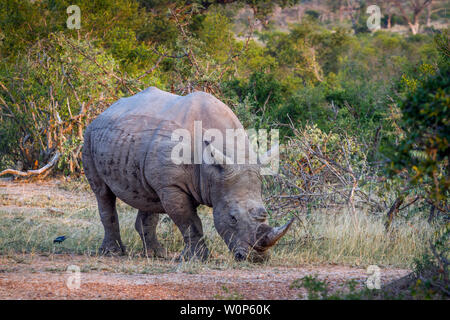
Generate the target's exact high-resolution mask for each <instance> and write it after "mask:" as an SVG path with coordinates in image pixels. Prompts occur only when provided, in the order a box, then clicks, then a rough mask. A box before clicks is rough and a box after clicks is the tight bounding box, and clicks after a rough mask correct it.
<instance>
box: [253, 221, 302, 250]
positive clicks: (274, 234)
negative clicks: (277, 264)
mask: <svg viewBox="0 0 450 320" xmlns="http://www.w3.org/2000/svg"><path fill="white" fill-rule="evenodd" d="M293 222H294V218H292V219H291V221H289V222H288V223H286V224H285V225H284V226H282V227H275V228H272V229H271V230H270V231H269V232H267V233H266V235H265V236H264V237H263V238H262V239H261V241H260V246H261V247H264V248H269V247H271V246H273V245H274V244H275V243H276V242H277V241H278V240H280V238H281V237H282V236H284V235H285V234H286V232H287V231H288V230H289V228H290V227H291V225H292V223H293Z"/></svg>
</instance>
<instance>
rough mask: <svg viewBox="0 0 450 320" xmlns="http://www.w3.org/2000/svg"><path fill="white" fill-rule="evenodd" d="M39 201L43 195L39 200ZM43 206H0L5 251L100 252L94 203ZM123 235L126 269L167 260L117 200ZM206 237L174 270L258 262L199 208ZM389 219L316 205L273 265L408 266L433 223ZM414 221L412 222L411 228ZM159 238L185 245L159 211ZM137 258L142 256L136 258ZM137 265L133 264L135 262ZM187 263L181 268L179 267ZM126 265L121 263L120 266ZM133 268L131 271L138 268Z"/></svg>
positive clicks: (172, 248)
mask: <svg viewBox="0 0 450 320" xmlns="http://www.w3.org/2000/svg"><path fill="white" fill-rule="evenodd" d="M35 201H40V200H39V199H35ZM49 201H50V202H48V203H46V204H45V205H44V206H43V207H44V208H38V207H37V206H36V203H33V199H32V200H31V201H30V206H29V207H26V208H22V207H18V208H13V209H10V208H0V252H1V253H3V254H5V253H8V252H16V253H40V254H55V253H72V254H83V255H90V256H96V254H97V251H98V249H99V246H100V244H101V242H102V239H103V227H102V225H101V222H100V219H99V217H98V212H97V209H96V206H95V204H91V205H89V206H88V207H86V204H76V203H75V204H73V207H72V209H71V210H69V209H67V208H65V209H64V210H61V212H60V211H58V209H56V213H55V210H47V209H45V206H47V205H48V206H51V207H52V208H55V207H56V208H57V207H58V203H54V202H52V201H51V200H49ZM118 212H119V219H120V225H121V236H122V240H123V242H124V244H125V245H126V247H127V251H128V259H126V258H125V259H126V260H129V261H128V262H126V263H125V266H124V268H125V269H126V270H134V269H135V270H134V271H136V272H138V271H139V272H143V273H145V268H143V267H142V266H141V267H136V268H134V269H133V268H132V267H130V263H129V262H130V261H133V260H135V261H136V262H137V265H139V264H140V263H142V261H144V262H145V263H144V266H145V265H148V264H149V263H150V264H152V263H153V264H155V263H159V262H161V261H160V260H157V259H152V258H148V259H144V260H142V258H139V256H138V255H139V254H140V253H141V252H142V243H141V240H140V238H139V235H138V234H137V232H136V231H135V229H134V221H135V218H136V210H135V209H133V208H130V207H129V206H127V205H125V204H123V203H121V202H119V205H118ZM199 214H200V217H201V218H202V221H203V228H204V232H205V238H206V242H207V244H208V247H209V249H210V253H211V257H210V259H209V260H208V261H207V262H206V263H201V262H198V261H190V262H187V263H184V264H183V265H182V266H181V267H180V266H175V265H176V264H174V268H175V270H174V271H180V270H181V271H182V272H196V271H195V270H197V271H198V270H199V269H201V268H203V267H209V268H217V269H226V268H236V267H239V268H246V267H249V268H251V267H252V264H251V263H248V262H240V263H238V262H235V261H234V260H233V257H232V255H231V254H230V253H229V251H228V248H227V247H226V245H225V243H224V242H223V240H222V239H221V238H220V236H219V235H218V234H217V232H216V231H215V229H214V224H213V219H212V215H211V210H210V209H209V208H205V207H201V208H200V209H199ZM383 221H384V220H383V218H382V217H377V216H373V215H370V214H367V213H364V212H359V213H357V214H356V216H353V215H352V214H351V213H350V212H346V211H344V212H331V213H330V212H326V213H325V212H319V211H318V212H315V213H314V214H310V215H309V217H308V218H306V217H302V222H299V221H297V223H296V224H294V226H293V228H292V230H290V231H289V233H288V234H287V235H286V236H285V237H284V238H283V239H282V240H281V241H280V243H279V244H278V245H277V246H276V247H274V248H273V249H272V257H271V259H270V260H269V261H268V262H266V263H265V264H266V265H269V266H291V267H296V266H301V265H305V264H343V265H353V266H367V265H371V264H376V265H379V266H396V267H410V265H411V263H412V262H413V260H414V258H415V257H418V256H419V255H420V254H421V253H422V252H423V250H424V249H425V247H426V243H427V239H428V238H429V237H430V235H431V228H430V227H429V225H428V223H427V222H426V221H420V220H419V221H414V222H412V221H410V222H409V223H407V222H405V221H401V220H398V221H397V222H396V223H395V224H394V225H393V228H392V230H391V231H390V232H386V231H385V228H384V225H383ZM413 226H414V227H413ZM60 235H66V236H67V240H66V241H64V242H63V243H61V244H54V243H53V239H54V238H55V237H57V236H60ZM158 235H159V239H160V242H161V243H162V245H163V246H164V247H165V248H166V249H167V250H168V252H169V259H168V260H169V261H170V259H172V262H174V261H173V260H174V258H175V257H176V256H177V254H178V253H179V252H181V250H182V249H183V246H184V244H183V239H182V237H181V234H180V232H179V231H178V229H177V228H176V227H175V225H174V224H173V223H172V221H171V220H170V219H169V218H168V217H167V216H166V215H161V217H160V223H159V227H158ZM138 261H139V262H138ZM130 268H131V269H130ZM180 268H181V269H180ZM119 269H120V268H119ZM134 271H133V272H134Z"/></svg>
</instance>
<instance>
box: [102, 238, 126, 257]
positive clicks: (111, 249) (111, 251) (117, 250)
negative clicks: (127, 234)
mask: <svg viewBox="0 0 450 320" xmlns="http://www.w3.org/2000/svg"><path fill="white" fill-rule="evenodd" d="M126 253H127V250H126V248H125V246H124V245H123V244H122V241H120V240H109V241H108V240H103V243H102V245H101V247H100V249H99V254H101V255H113V256H122V255H125V254H126Z"/></svg>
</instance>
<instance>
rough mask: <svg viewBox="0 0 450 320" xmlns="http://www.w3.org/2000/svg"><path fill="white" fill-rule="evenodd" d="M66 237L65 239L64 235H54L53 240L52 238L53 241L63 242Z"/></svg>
mask: <svg viewBox="0 0 450 320" xmlns="http://www.w3.org/2000/svg"><path fill="white" fill-rule="evenodd" d="M66 239H67V237H66V236H59V237H56V239H55V240H53V243H61V242H63V241H64V240H66Z"/></svg>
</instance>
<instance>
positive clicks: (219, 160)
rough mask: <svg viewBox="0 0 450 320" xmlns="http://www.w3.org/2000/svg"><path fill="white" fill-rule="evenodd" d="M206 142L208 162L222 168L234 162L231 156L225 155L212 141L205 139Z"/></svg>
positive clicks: (206, 159) (206, 160) (206, 158)
mask: <svg viewBox="0 0 450 320" xmlns="http://www.w3.org/2000/svg"><path fill="white" fill-rule="evenodd" d="M204 143H205V144H206V148H207V149H206V150H207V152H206V154H205V162H206V163H208V164H215V165H218V166H220V167H221V168H225V167H224V166H225V165H226V164H230V163H233V160H232V159H231V158H230V157H227V156H226V155H224V154H223V153H222V152H221V151H220V150H219V149H217V148H215V147H214V146H213V145H212V143H211V142H210V141H206V140H205V141H204Z"/></svg>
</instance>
